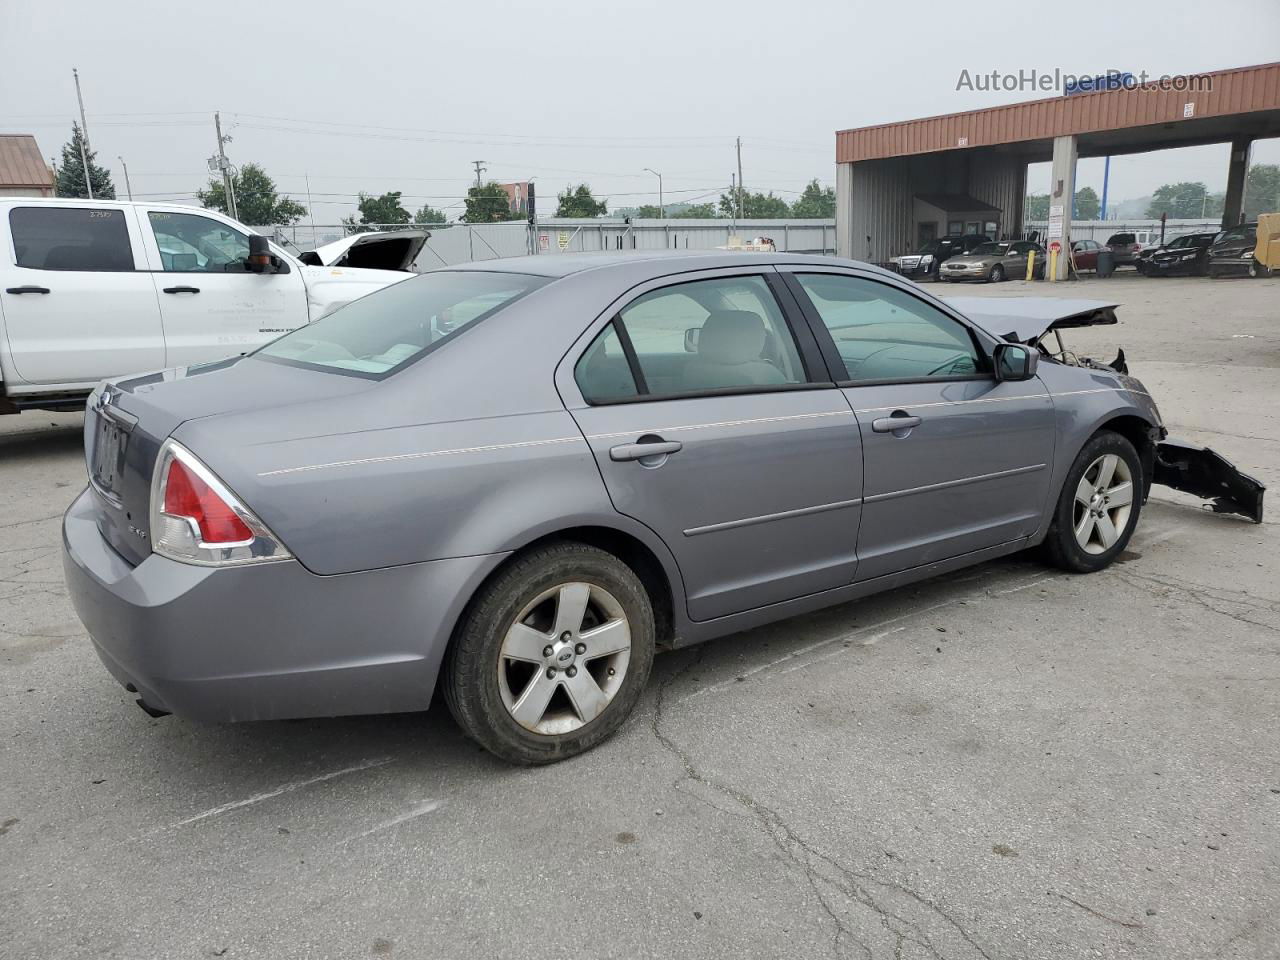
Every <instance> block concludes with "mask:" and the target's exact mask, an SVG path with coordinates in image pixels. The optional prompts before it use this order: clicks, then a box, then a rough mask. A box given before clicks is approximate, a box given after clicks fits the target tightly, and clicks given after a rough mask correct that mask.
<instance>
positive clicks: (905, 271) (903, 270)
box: [893, 233, 991, 280]
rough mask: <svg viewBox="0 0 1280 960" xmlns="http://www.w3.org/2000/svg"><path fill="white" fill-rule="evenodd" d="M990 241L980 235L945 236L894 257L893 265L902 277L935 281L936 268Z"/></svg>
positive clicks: (988, 238) (936, 275)
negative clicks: (911, 251) (912, 251)
mask: <svg viewBox="0 0 1280 960" xmlns="http://www.w3.org/2000/svg"><path fill="white" fill-rule="evenodd" d="M990 239H991V238H990V237H986V236H983V235H982V234H980V233H966V234H963V235H961V234H947V236H945V237H939V238H938V239H937V240H931V241H929V242H928V243H926V244H925V245H924V246H923V247H921V248H920V249H919V250H917V251H916V252H915V253H908V254H906V255H904V256H901V257H895V258H894V259H893V265H894V267H895V268H896V269H897V271H898V273H900V274H902V275H903V276H904V277H911V278H912V279H918V278H927V279H929V280H937V279H938V268H939V267H941V266H942V265H943V264H944V263H945V262H946V261H948V260H950V259H951V258H952V257H957V256H960V255H961V254H965V253H968V252H969V251H971V250H972V249H973V248H974V247H977V246H979V245H980V244H984V243H986V242H987V241H988V240H990Z"/></svg>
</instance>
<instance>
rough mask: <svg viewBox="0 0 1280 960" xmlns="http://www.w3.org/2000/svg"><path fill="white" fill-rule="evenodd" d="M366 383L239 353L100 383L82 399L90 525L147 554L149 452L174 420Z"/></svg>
mask: <svg viewBox="0 0 1280 960" xmlns="http://www.w3.org/2000/svg"><path fill="white" fill-rule="evenodd" d="M264 368H269V370H264ZM264 374H269V375H264ZM373 385H374V383H373V382H372V381H369V380H362V379H360V378H357V377H337V376H333V375H332V374H328V373H321V372H318V371H312V370H303V369H301V368H297V367H290V366H286V365H282V364H274V363H268V362H267V361H264V360H253V359H250V358H247V357H235V358H232V359H230V360H223V361H219V362H218V363H209V364H201V365H199V366H192V367H180V368H177V369H173V370H161V371H157V372H155V373H147V374H141V375H137V376H130V377H122V378H119V379H116V380H110V381H107V382H106V383H104V384H103V386H102V387H101V388H100V389H99V390H98V391H96V392H95V393H94V395H93V396H92V397H90V399H89V404H88V406H87V408H86V410H85V421H84V440H85V444H84V446H85V461H86V467H87V470H88V474H89V488H90V490H91V491H92V494H93V498H94V503H95V506H96V512H97V520H98V530H99V531H100V532H101V534H102V536H103V538H104V539H105V540H106V541H107V542H108V543H109V544H111V546H112V548H113V549H114V550H115V551H116V552H117V553H119V554H120V556H122V557H123V558H124V559H125V560H127V561H128V562H129V563H132V564H138V563H141V562H142V561H143V560H145V559H146V558H147V556H148V555H149V554H150V553H151V530H150V513H151V493H152V491H151V484H152V477H153V474H154V472H155V466H156V458H157V456H158V454H159V452H160V446H161V444H163V443H164V441H165V440H166V439H167V438H168V437H169V436H170V435H172V433H173V432H174V430H176V429H177V428H178V426H179V425H181V424H182V423H184V422H186V421H188V420H192V419H201V418H204V417H211V416H218V415H220V414H226V413H236V412H241V411H246V410H261V409H263V408H268V407H281V406H288V405H291V404H296V403H307V402H311V401H314V400H320V399H330V398H335V399H339V400H341V398H342V397H344V396H346V395H349V394H353V393H358V392H361V391H363V390H367V389H369V388H370V387H372V386H373Z"/></svg>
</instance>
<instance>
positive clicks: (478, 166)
mask: <svg viewBox="0 0 1280 960" xmlns="http://www.w3.org/2000/svg"><path fill="white" fill-rule="evenodd" d="M471 162H472V163H473V164H474V165H475V168H476V189H479V188H480V174H482V173H484V171H486V170H488V169H489V168H488V167H486V166H485V165H484V161H483V160H472V161H471Z"/></svg>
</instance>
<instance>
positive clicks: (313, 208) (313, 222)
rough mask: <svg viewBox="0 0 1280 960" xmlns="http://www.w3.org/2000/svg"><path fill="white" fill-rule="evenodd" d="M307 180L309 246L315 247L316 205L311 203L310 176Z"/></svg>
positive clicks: (307, 175)
mask: <svg viewBox="0 0 1280 960" xmlns="http://www.w3.org/2000/svg"><path fill="white" fill-rule="evenodd" d="M306 178H307V213H309V214H311V244H312V246H316V245H317V244H316V205H315V204H314V203H312V202H311V174H309V173H308V174H306Z"/></svg>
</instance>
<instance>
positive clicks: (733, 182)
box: [729, 173, 738, 237]
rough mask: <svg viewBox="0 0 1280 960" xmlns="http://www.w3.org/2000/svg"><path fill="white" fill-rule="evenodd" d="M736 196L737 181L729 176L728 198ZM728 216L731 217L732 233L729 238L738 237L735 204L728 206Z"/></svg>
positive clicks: (736, 206) (732, 175)
mask: <svg viewBox="0 0 1280 960" xmlns="http://www.w3.org/2000/svg"><path fill="white" fill-rule="evenodd" d="M737 195H738V181H737V180H735V179H734V174H732V173H731V174H729V197H730V198H733V197H736V196H737ZM729 216H731V217H733V233H732V234H731V236H734V237H736V236H737V235H738V205H737V204H736V203H730V204H729Z"/></svg>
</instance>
